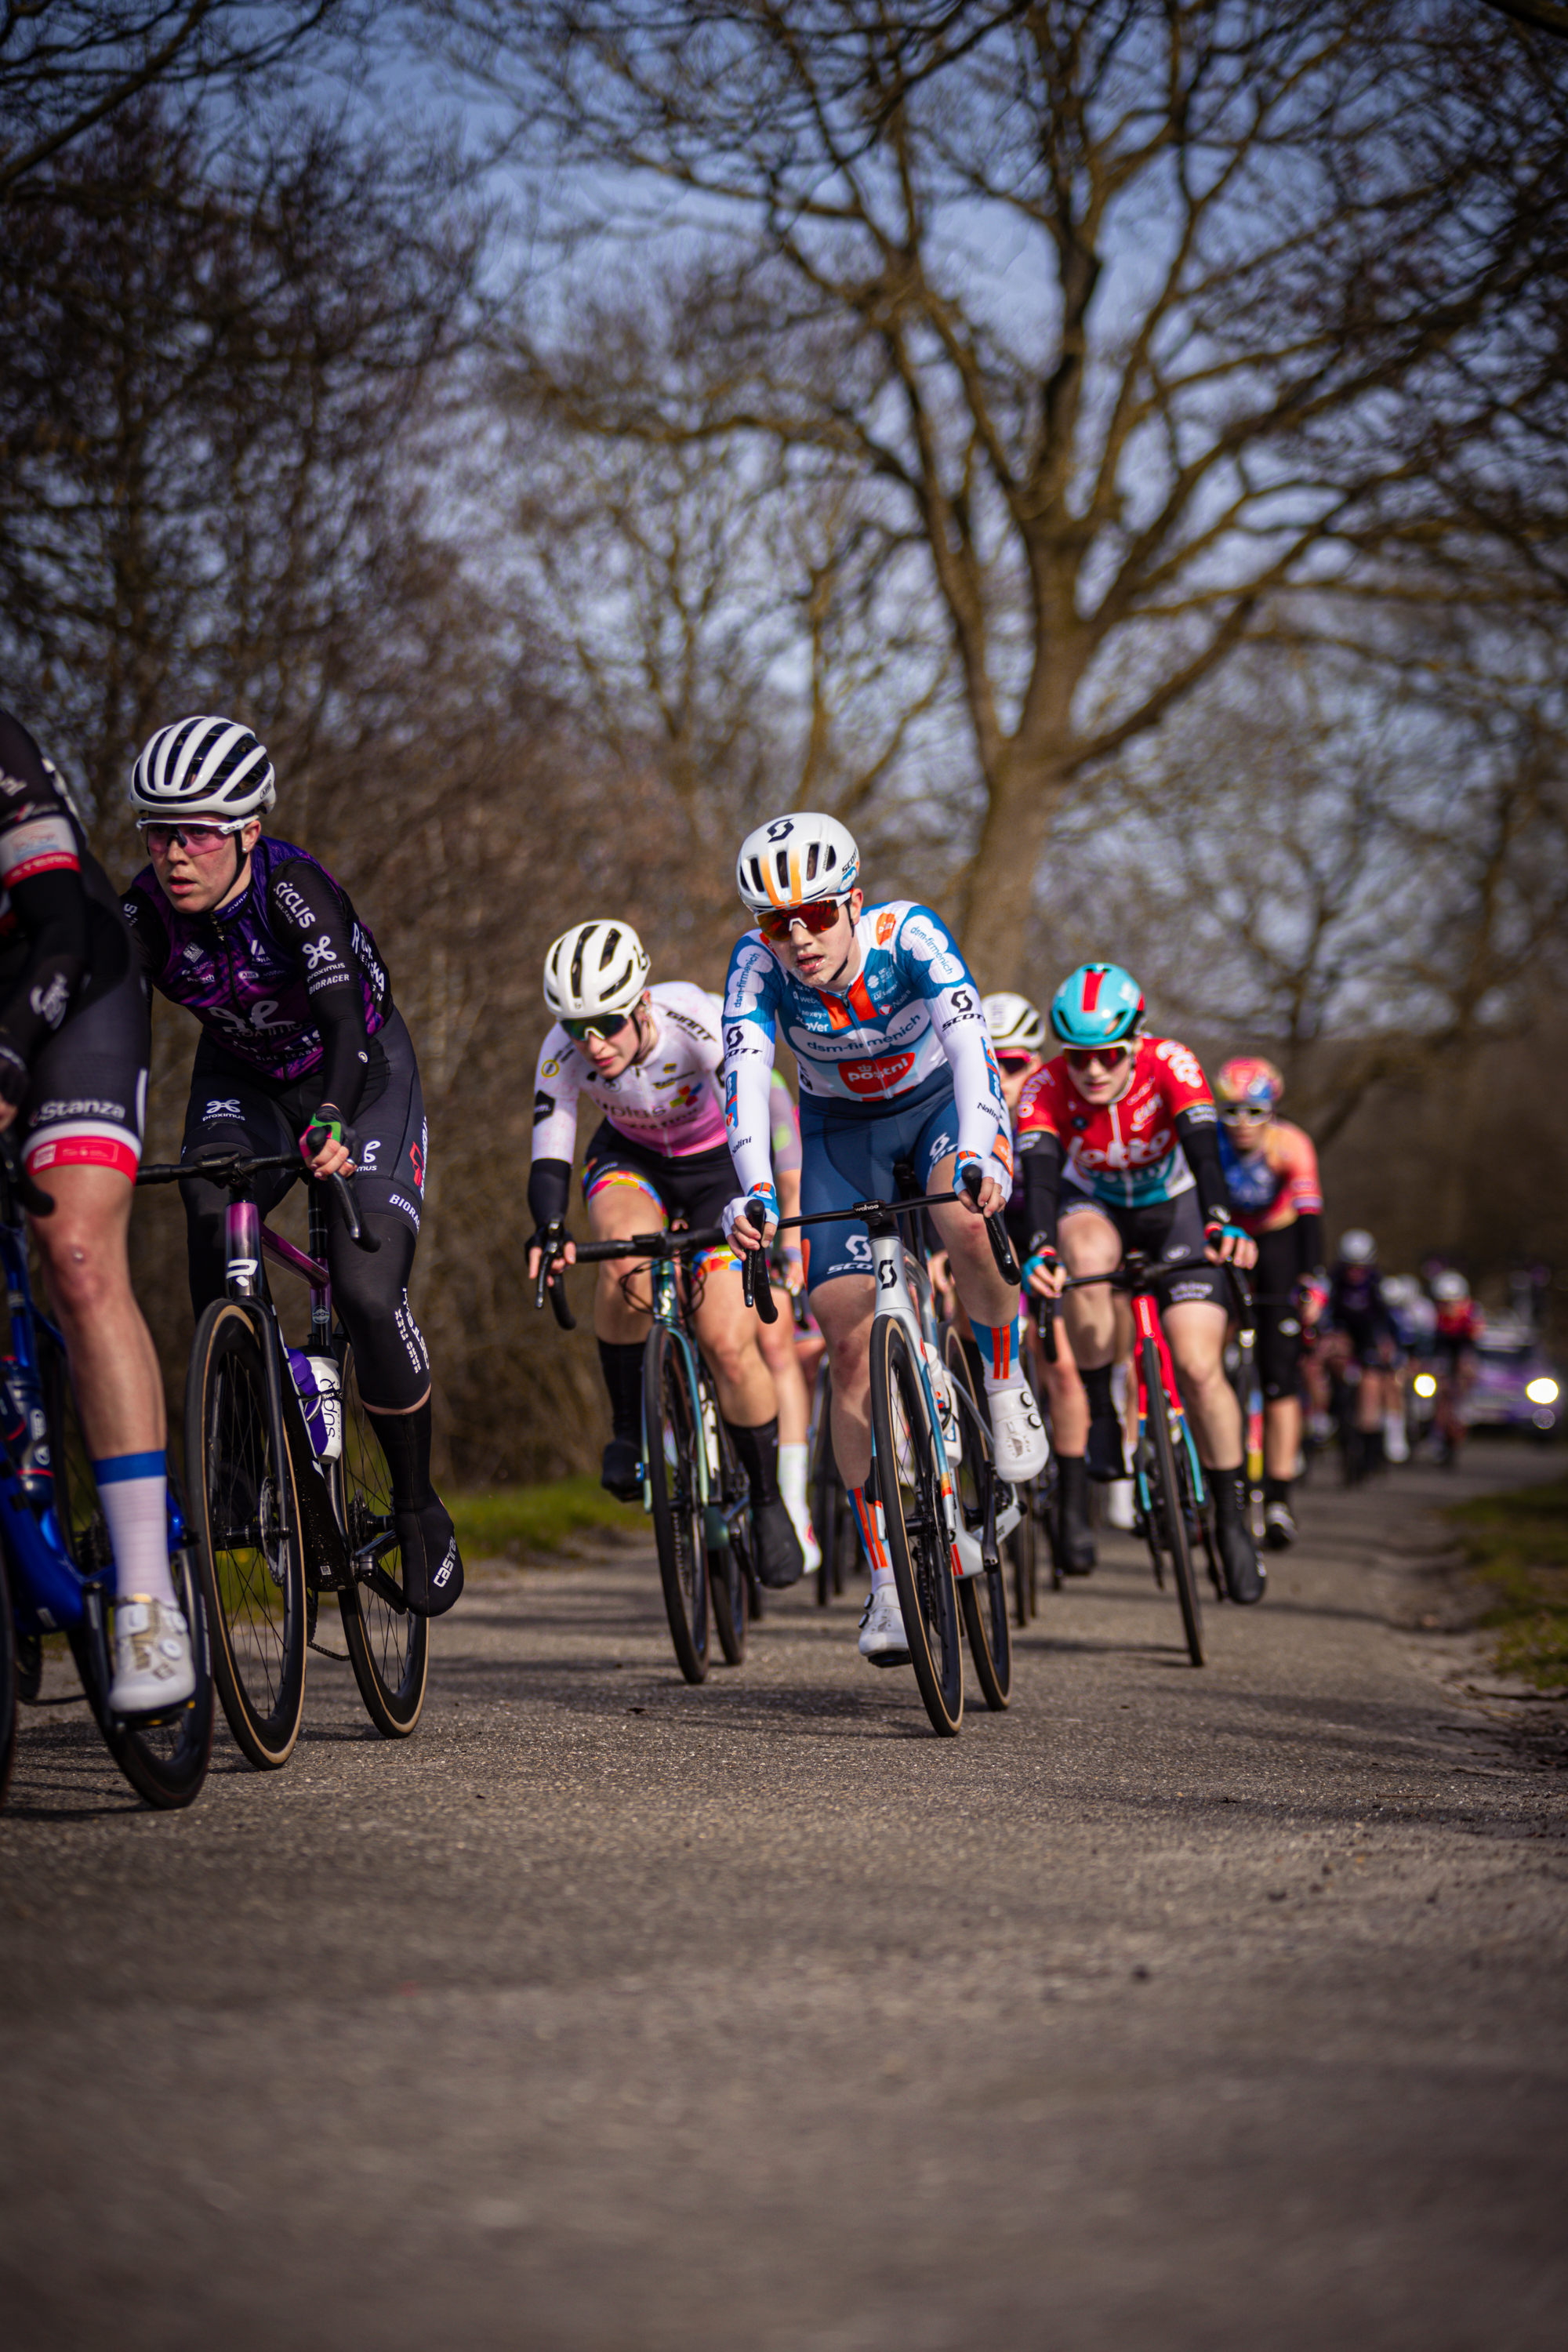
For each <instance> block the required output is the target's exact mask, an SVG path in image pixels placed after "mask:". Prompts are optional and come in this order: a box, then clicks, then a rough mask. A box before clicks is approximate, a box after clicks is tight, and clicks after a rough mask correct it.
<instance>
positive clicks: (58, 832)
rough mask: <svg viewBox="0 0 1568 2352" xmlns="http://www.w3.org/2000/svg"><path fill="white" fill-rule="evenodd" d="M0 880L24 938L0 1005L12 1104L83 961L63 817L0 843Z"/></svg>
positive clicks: (81, 907)
mask: <svg viewBox="0 0 1568 2352" xmlns="http://www.w3.org/2000/svg"><path fill="white" fill-rule="evenodd" d="M46 833H47V834H48V835H49V836H50V840H49V843H48V844H47V845H46V844H45V843H43V841H42V840H41V839H40V836H42V835H45V834H46ZM24 835H26V836H27V837H28V839H27V842H26V844H24ZM18 849H19V850H20V854H17V853H18ZM67 855H68V858H69V863H67V862H66V861H67ZM8 858H9V860H10V862H9V863H7V859H8ZM46 859H47V860H48V861H49V862H47V863H45V862H43V861H44V860H46ZM0 882H4V884H5V888H6V890H7V891H8V893H9V895H10V899H11V910H12V913H13V914H14V916H15V917H16V928H17V929H18V930H19V931H20V932H21V933H22V935H23V937H24V938H25V939H26V942H27V961H26V964H25V965H24V966H23V969H22V971H21V973H20V975H19V976H18V978H17V981H16V986H15V988H14V989H13V991H12V992H11V994H10V996H9V997H8V998H7V999H6V1001H5V1003H4V1004H0V1095H4V1097H5V1100H6V1101H7V1102H9V1103H19V1102H20V1101H21V1099H22V1097H23V1096H24V1095H25V1094H26V1091H27V1069H28V1065H29V1064H30V1063H31V1061H32V1060H33V1057H34V1056H35V1055H36V1054H37V1050H38V1048H39V1046H40V1045H44V1044H45V1043H46V1042H47V1039H48V1038H50V1037H51V1036H53V1034H54V1033H55V1031H56V1030H57V1029H58V1027H59V1025H60V1024H61V1022H62V1021H63V1020H64V1019H65V1017H66V1014H67V1013H68V1012H69V1011H70V1005H71V998H72V996H73V994H74V993H75V992H76V988H77V986H78V983H79V981H80V980H81V977H82V974H83V973H84V972H85V971H86V970H87V966H88V906H87V893H86V891H85V890H84V889H83V888H82V884H81V866H80V862H79V858H78V856H77V854H76V842H75V837H74V835H72V832H71V828H70V822H69V819H68V818H67V817H65V816H64V815H61V816H58V817H50V818H47V819H42V820H39V821H38V822H37V823H35V824H28V825H26V826H23V827H19V828H18V829H17V831H16V832H14V833H11V834H9V835H6V836H5V839H4V840H0Z"/></svg>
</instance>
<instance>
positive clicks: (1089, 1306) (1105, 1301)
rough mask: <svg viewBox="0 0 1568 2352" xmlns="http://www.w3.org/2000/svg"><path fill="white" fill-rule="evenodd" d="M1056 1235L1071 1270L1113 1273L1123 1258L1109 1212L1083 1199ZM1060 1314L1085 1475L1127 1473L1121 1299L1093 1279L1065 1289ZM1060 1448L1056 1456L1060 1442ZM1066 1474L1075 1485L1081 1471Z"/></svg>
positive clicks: (1125, 1323) (1125, 1333)
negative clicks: (1119, 1381) (1080, 1411)
mask: <svg viewBox="0 0 1568 2352" xmlns="http://www.w3.org/2000/svg"><path fill="white" fill-rule="evenodd" d="M1058 1238H1059V1244H1060V1248H1061V1256H1062V1264H1063V1265H1065V1266H1066V1268H1067V1270H1068V1274H1069V1275H1089V1274H1114V1272H1115V1271H1116V1268H1117V1267H1118V1266H1119V1265H1121V1254H1122V1244H1121V1234H1119V1233H1118V1232H1117V1230H1116V1227H1115V1226H1114V1225H1113V1224H1112V1223H1111V1221H1110V1218H1109V1217H1107V1216H1104V1215H1102V1214H1101V1213H1100V1210H1098V1209H1096V1208H1092V1207H1089V1205H1087V1204H1083V1205H1076V1204H1075V1205H1074V1206H1073V1207H1071V1208H1070V1209H1068V1211H1067V1212H1066V1213H1064V1215H1063V1217H1062V1220H1061V1224H1060V1229H1059V1236H1058ZM1062 1317H1063V1320H1064V1322H1065V1323H1066V1325H1067V1330H1068V1340H1069V1342H1070V1344H1071V1347H1072V1352H1073V1356H1074V1359H1075V1360H1076V1361H1077V1364H1078V1367H1079V1376H1080V1378H1081V1380H1082V1382H1083V1390H1084V1404H1085V1408H1086V1413H1087V1419H1086V1422H1085V1424H1084V1445H1083V1454H1084V1457H1085V1461H1086V1465H1087V1467H1086V1473H1085V1475H1088V1476H1090V1477H1094V1478H1098V1479H1100V1480H1110V1479H1116V1478H1121V1477H1125V1475H1126V1464H1125V1462H1124V1461H1123V1459H1122V1454H1121V1428H1120V1425H1119V1423H1118V1421H1117V1417H1116V1401H1115V1397H1114V1395H1113V1393H1112V1390H1111V1377H1110V1376H1111V1371H1112V1369H1113V1367H1114V1365H1115V1362H1116V1360H1117V1358H1118V1357H1119V1356H1121V1355H1124V1354H1125V1353H1126V1350H1127V1345H1128V1339H1129V1333H1130V1326H1129V1323H1128V1316H1127V1307H1126V1305H1125V1302H1124V1301H1123V1300H1122V1299H1121V1297H1120V1296H1119V1294H1118V1293H1117V1292H1116V1291H1114V1290H1113V1289H1112V1288H1111V1286H1110V1284H1109V1283H1101V1282H1096V1283H1091V1284H1090V1285H1089V1287H1088V1288H1087V1289H1085V1290H1073V1291H1069V1292H1068V1296H1067V1297H1066V1298H1065V1299H1064V1300H1063V1302H1062ZM1060 1454H1061V1449H1060V1448H1059V1447H1058V1459H1059V1457H1060ZM1068 1459H1069V1460H1070V1459H1072V1457H1071V1456H1069V1457H1068ZM1064 1475H1065V1477H1066V1478H1067V1479H1068V1480H1069V1481H1070V1482H1072V1484H1073V1486H1074V1490H1075V1491H1076V1489H1077V1486H1078V1482H1079V1473H1078V1472H1077V1471H1076V1470H1067V1471H1065V1472H1064Z"/></svg>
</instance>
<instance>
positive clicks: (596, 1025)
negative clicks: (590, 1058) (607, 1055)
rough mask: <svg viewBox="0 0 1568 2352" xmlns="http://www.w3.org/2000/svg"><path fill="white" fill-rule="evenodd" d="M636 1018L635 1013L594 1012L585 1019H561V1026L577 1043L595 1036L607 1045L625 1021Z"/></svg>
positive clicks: (611, 1041) (616, 1035)
mask: <svg viewBox="0 0 1568 2352" xmlns="http://www.w3.org/2000/svg"><path fill="white" fill-rule="evenodd" d="M636 1019H637V1015H636V1013H592V1014H590V1016H589V1018H588V1019H587V1020H585V1021H563V1022H562V1024H561V1026H562V1027H563V1029H564V1030H565V1032H566V1034H567V1035H568V1037H572V1038H574V1039H575V1040H576V1042H577V1044H578V1045H586V1044H587V1042H588V1040H589V1038H590V1037H596V1038H597V1039H598V1041H599V1043H600V1045H613V1044H614V1042H615V1040H616V1038H617V1037H618V1036H619V1035H620V1034H621V1031H622V1030H623V1029H624V1028H625V1027H626V1024H627V1023H628V1022H631V1021H635V1020H636Z"/></svg>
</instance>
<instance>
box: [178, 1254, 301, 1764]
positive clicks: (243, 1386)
mask: <svg viewBox="0 0 1568 2352" xmlns="http://www.w3.org/2000/svg"><path fill="white" fill-rule="evenodd" d="M263 1345H264V1341H263V1339H262V1336H261V1333H260V1331H259V1330H258V1326H257V1319H256V1318H255V1316H254V1315H253V1313H252V1311H251V1309H250V1308H249V1307H246V1306H244V1305H242V1304H241V1303H240V1302H239V1301H238V1300H237V1299H232V1298H219V1299H215V1300H214V1302H213V1304H212V1305H211V1306H210V1307H208V1308H207V1309H206V1311H205V1314H204V1315H203V1317H202V1319H201V1321H200V1323H199V1324H198V1325H197V1327H196V1342H195V1348H194V1349H193V1350H192V1353H191V1369H190V1374H189V1377H188V1379H187V1381H186V1382H185V1460H186V1467H187V1477H186V1484H187V1485H188V1486H189V1487H190V1490H191V1525H192V1528H193V1531H194V1533H195V1539H196V1557H197V1561H198V1564H199V1567H200V1570H201V1580H202V1589H203V1591H204V1594H205V1599H206V1604H207V1622H208V1625H209V1628H210V1631H211V1634H212V1655H213V1675H214V1679H215V1680H216V1684H217V1688H218V1696H219V1697H220V1698H221V1699H222V1701H223V1711H224V1713H225V1715H226V1717H228V1727H229V1729H230V1730H231V1731H232V1732H233V1734H234V1736H235V1738H236V1740H237V1743H238V1745H239V1747H240V1748H241V1749H242V1750H243V1752H244V1753H245V1754H246V1755H247V1757H248V1758H249V1759H250V1761H251V1762H252V1763H253V1764H254V1765H256V1766H257V1767H258V1769H260V1770H262V1771H271V1770H275V1769H277V1767H278V1766H279V1765H280V1764H286V1763H287V1762H288V1760H289V1757H290V1755H291V1754H292V1753H293V1749H294V1742H295V1741H296V1739H298V1738H299V1736H300V1717H301V1716H302V1715H303V1713H304V1709H305V1555H304V1549H303V1546H302V1545H301V1543H300V1504H299V1498H298V1496H296V1494H295V1491H294V1474H293V1470H292V1468H291V1466H290V1464H289V1457H288V1450H287V1448H286V1447H285V1448H284V1450H283V1453H282V1455H281V1458H279V1449H278V1447H277V1446H276V1445H275V1444H274V1443H273V1436H272V1419H271V1415H270V1413H269V1412H268V1403H267V1364H266V1359H265V1357H264V1355H263V1353H262V1349H263ZM286 1528H287V1529H289V1530H291V1532H288V1533H286V1532H285V1529H286Z"/></svg>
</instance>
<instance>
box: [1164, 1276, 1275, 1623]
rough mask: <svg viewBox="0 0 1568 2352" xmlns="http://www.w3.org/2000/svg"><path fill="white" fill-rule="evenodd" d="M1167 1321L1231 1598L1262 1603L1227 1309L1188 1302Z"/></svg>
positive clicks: (1195, 1300) (1172, 1311) (1167, 1334)
mask: <svg viewBox="0 0 1568 2352" xmlns="http://www.w3.org/2000/svg"><path fill="white" fill-rule="evenodd" d="M1163 1320H1164V1327H1165V1337H1166V1339H1167V1340H1168V1341H1169V1343H1170V1349H1171V1355H1172V1359H1173V1361H1174V1364H1175V1367H1176V1377H1177V1379H1178V1381H1180V1383H1181V1389H1182V1394H1183V1397H1184V1401H1185V1402H1186V1407H1187V1411H1188V1412H1189V1414H1190V1415H1191V1417H1192V1422H1193V1426H1194V1430H1195V1432H1196V1434H1197V1441H1198V1459H1199V1460H1200V1462H1202V1464H1203V1465H1204V1468H1205V1471H1206V1472H1207V1474H1208V1485H1209V1487H1210V1489H1211V1491H1212V1493H1213V1495H1214V1499H1215V1540H1216V1542H1217V1544H1218V1547H1219V1555H1220V1559H1221V1561H1222V1562H1223V1564H1224V1567H1225V1575H1226V1584H1227V1585H1228V1587H1229V1589H1230V1597H1231V1599H1232V1600H1233V1601H1261V1600H1262V1598H1263V1589H1264V1578H1263V1571H1262V1570H1261V1569H1260V1568H1259V1566H1258V1552H1257V1548H1256V1546H1255V1545H1254V1543H1253V1540H1252V1530H1251V1528H1250V1527H1249V1526H1248V1524H1247V1510H1248V1496H1247V1476H1246V1469H1245V1465H1244V1464H1243V1460H1242V1453H1243V1446H1244V1443H1245V1433H1244V1432H1243V1429H1242V1423H1241V1404H1240V1401H1239V1400H1238V1398H1237V1393H1236V1391H1235V1390H1234V1389H1233V1388H1232V1387H1231V1384H1230V1382H1229V1381H1227V1380H1226V1375H1225V1335H1226V1323H1227V1320H1228V1318H1227V1316H1226V1309H1225V1308H1224V1307H1220V1306H1216V1305H1214V1304H1212V1303H1211V1302H1210V1301H1209V1300H1207V1299H1202V1298H1189V1299H1184V1300H1181V1301H1180V1302H1178V1303H1177V1304H1176V1305H1173V1306H1171V1307H1166V1309H1165V1312H1164V1318H1163Z"/></svg>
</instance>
